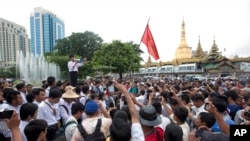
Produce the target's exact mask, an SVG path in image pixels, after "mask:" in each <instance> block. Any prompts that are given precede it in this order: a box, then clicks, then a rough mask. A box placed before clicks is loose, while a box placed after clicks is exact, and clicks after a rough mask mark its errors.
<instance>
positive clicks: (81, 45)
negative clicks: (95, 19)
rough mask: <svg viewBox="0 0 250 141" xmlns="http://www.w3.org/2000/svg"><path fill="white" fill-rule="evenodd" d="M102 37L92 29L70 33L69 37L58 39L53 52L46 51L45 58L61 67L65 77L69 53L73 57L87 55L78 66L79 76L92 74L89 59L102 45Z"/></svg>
mask: <svg viewBox="0 0 250 141" xmlns="http://www.w3.org/2000/svg"><path fill="white" fill-rule="evenodd" d="M102 42H103V40H102V38H101V37H99V36H98V35H97V34H95V33H94V32H92V31H85V32H84V33H72V35H70V36H69V37H66V38H63V39H59V40H58V41H57V45H56V46H55V50H54V52H49V53H46V54H45V56H46V60H47V61H49V62H50V63H54V64H56V65H58V66H59V67H60V69H61V73H62V74H61V75H62V77H63V78H67V75H68V67H67V63H68V61H69V55H71V54H73V55H75V58H76V59H77V58H80V57H82V56H83V57H87V59H88V61H87V62H85V64H84V66H83V67H80V68H79V71H80V74H79V75H80V76H79V77H83V76H87V75H92V74H93V73H94V72H93V69H92V68H93V67H92V64H91V62H89V61H91V60H92V57H93V55H94V52H95V51H96V50H99V49H100V48H101V45H102Z"/></svg>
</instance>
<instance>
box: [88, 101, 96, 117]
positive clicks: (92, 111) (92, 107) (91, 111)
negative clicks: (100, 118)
mask: <svg viewBox="0 0 250 141" xmlns="http://www.w3.org/2000/svg"><path fill="white" fill-rule="evenodd" d="M85 113H86V115H88V116H95V115H97V114H98V104H97V103H96V102H95V101H94V100H89V101H87V102H86V104H85Z"/></svg>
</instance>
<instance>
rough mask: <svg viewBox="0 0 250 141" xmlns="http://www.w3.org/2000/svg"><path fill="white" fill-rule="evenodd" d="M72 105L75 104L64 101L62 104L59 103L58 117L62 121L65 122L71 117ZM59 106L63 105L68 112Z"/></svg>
mask: <svg viewBox="0 0 250 141" xmlns="http://www.w3.org/2000/svg"><path fill="white" fill-rule="evenodd" d="M73 103H75V102H71V103H68V102H66V101H65V100H64V99H63V101H62V102H60V104H59V110H60V117H61V118H62V119H63V121H66V120H67V119H68V118H69V117H70V116H71V107H72V104H73ZM60 105H64V106H65V107H66V108H67V109H68V112H67V111H66V109H65V108H64V107H62V106H60Z"/></svg>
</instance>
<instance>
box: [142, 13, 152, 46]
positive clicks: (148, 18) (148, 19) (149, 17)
mask: <svg viewBox="0 0 250 141" xmlns="http://www.w3.org/2000/svg"><path fill="white" fill-rule="evenodd" d="M149 20H150V17H148V22H147V24H146V27H145V29H144V32H145V30H146V28H147V26H148V23H149ZM141 40H142V39H141ZM140 46H141V41H140V44H139V47H140Z"/></svg>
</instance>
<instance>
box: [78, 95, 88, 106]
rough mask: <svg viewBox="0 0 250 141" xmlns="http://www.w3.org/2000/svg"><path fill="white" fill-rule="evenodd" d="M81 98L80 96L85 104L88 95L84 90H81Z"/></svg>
mask: <svg viewBox="0 0 250 141" xmlns="http://www.w3.org/2000/svg"><path fill="white" fill-rule="evenodd" d="M80 95H81V98H80V100H79V101H80V102H81V103H82V104H83V105H85V103H86V100H87V96H86V94H84V93H83V92H81V94H80Z"/></svg>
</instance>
